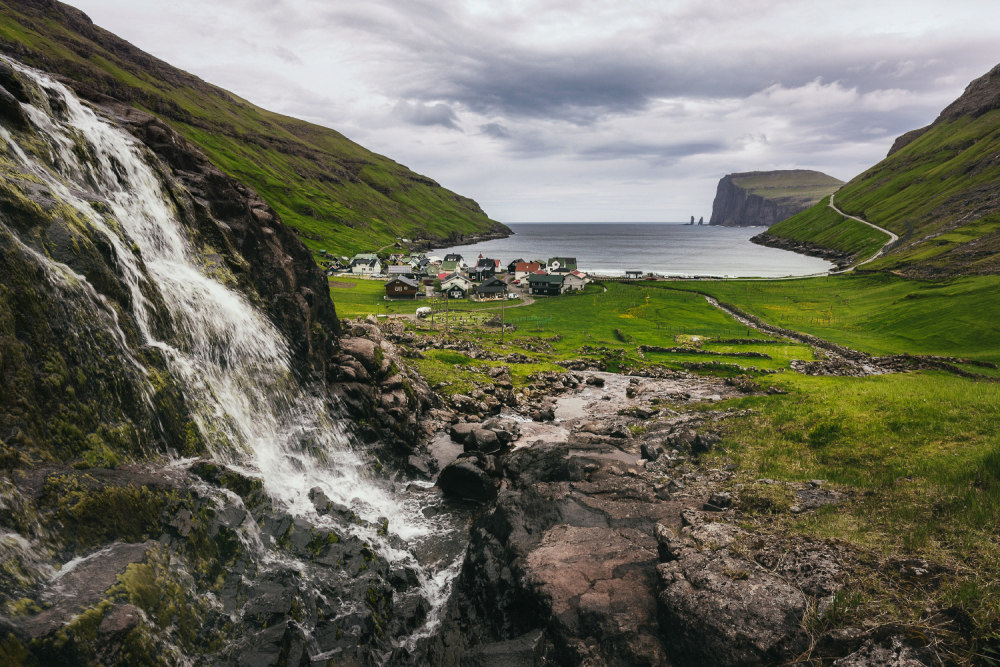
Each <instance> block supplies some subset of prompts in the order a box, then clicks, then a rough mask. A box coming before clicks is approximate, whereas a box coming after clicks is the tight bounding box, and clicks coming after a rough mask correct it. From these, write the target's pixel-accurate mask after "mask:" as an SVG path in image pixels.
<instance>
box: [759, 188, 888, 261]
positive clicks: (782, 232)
mask: <svg viewBox="0 0 1000 667" xmlns="http://www.w3.org/2000/svg"><path fill="white" fill-rule="evenodd" d="M829 202H830V198H829V197H826V198H824V199H823V201H821V202H820V203H819V204H817V205H816V206H813V207H812V208H810V209H806V210H805V211H803V212H802V213H798V214H796V215H793V216H792V217H790V218H788V219H787V220H782V221H781V222H779V223H778V224H776V225H773V226H772V227H770V228H768V230H767V233H768V234H769V235H770V236H777V237H780V238H785V239H791V240H793V241H807V242H809V243H812V244H815V245H818V246H822V247H824V248H830V249H832V250H837V251H840V252H843V253H847V254H848V255H851V256H852V257H854V258H856V259H858V260H862V259H865V258H867V257H871V256H872V255H874V254H875V253H876V252H878V250H879V249H880V248H881V247H882V246H883V245H884V244H885V242H886V241H888V240H889V237H888V236H887V235H886V234H885V233H883V232H880V231H878V230H877V229H874V228H872V227H869V226H868V225H866V224H864V223H861V222H858V221H857V220H852V219H851V218H845V217H844V216H842V215H840V214H839V213H837V212H836V211H834V210H833V209H832V208H830V207H829V205H828V204H829Z"/></svg>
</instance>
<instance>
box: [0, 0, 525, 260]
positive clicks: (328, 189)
mask: <svg viewBox="0 0 1000 667" xmlns="http://www.w3.org/2000/svg"><path fill="white" fill-rule="evenodd" d="M0 8H2V9H3V12H2V15H0V52H3V53H7V54H9V55H11V56H13V57H15V58H17V59H18V60H20V61H22V62H25V63H26V64H28V65H32V66H35V67H38V68H39V69H42V70H45V71H48V72H56V73H58V78H60V79H61V80H62V82H63V83H65V84H67V85H69V86H70V87H71V88H73V89H74V90H75V91H76V92H77V93H78V94H79V95H80V96H81V97H84V98H85V99H89V100H91V101H94V102H98V103H101V102H105V103H106V102H108V101H109V100H115V101H118V102H124V103H127V104H130V105H132V106H134V107H136V108H138V109H140V110H142V111H146V112H148V113H152V114H153V115H155V116H157V117H158V118H160V119H161V120H163V121H164V122H166V123H168V124H169V125H170V126H171V127H172V128H173V129H174V130H176V131H178V132H179V133H180V134H182V135H183V136H184V137H185V138H187V139H188V140H189V141H191V142H192V143H193V144H195V145H196V146H197V147H198V148H199V149H200V150H202V151H203V152H204V153H205V154H206V155H207V156H208V157H209V159H210V160H211V161H212V162H213V163H215V164H216V166H218V167H219V168H221V169H222V170H223V171H225V172H226V173H228V174H229V175H230V176H233V177H235V178H237V179H239V180H241V181H243V182H244V183H246V184H247V185H249V186H250V187H252V188H253V189H255V190H256V191H257V192H258V193H259V194H260V195H261V196H262V197H263V198H264V199H265V200H266V201H267V202H268V204H270V205H271V206H272V207H273V208H274V209H275V210H276V211H277V212H278V213H279V214H280V215H281V217H282V219H283V220H284V221H285V222H286V223H288V224H289V225H291V226H292V227H293V228H295V229H296V230H297V231H298V233H299V234H300V236H301V237H302V238H303V240H304V241H305V242H306V244H307V245H308V246H309V247H310V249H311V250H312V251H313V252H316V251H318V250H320V249H327V250H330V251H331V252H338V253H344V254H349V253H353V252H356V251H359V250H370V249H372V248H373V247H381V246H384V245H387V244H391V243H393V242H395V241H396V240H397V238H398V237H407V238H413V239H416V238H426V239H428V240H432V241H436V242H439V243H441V242H449V241H456V240H461V239H463V238H467V237H479V236H488V237H496V236H505V235H507V234H509V230H508V229H507V228H506V227H505V226H504V225H502V224H501V223H499V222H496V221H494V220H491V219H490V218H489V217H488V216H487V215H486V213H485V212H484V211H483V210H482V209H481V208H480V207H479V205H478V204H477V203H476V202H475V201H473V200H472V199H469V198H468V197H464V196H462V195H459V194H457V193H454V192H451V191H449V190H447V189H445V188H442V187H441V186H440V185H439V184H438V183H437V182H436V181H434V180H433V179H431V178H428V177H426V176H423V175H421V174H417V173H415V172H413V171H411V170H410V169H408V168H407V167H405V166H403V165H400V164H398V163H397V162H395V161H393V160H391V159H390V158H387V157H384V156H382V155H378V154H376V153H373V152H372V151H369V150H368V149H366V148H364V147H363V146H361V145H359V144H357V143H355V142H353V141H351V140H350V139H348V138H347V137H345V136H344V135H343V134H341V133H339V132H337V131H336V130H333V129H330V128H325V127H322V126H319V125H315V124H313V123H309V122H306V121H303V120H300V119H296V118H292V117H289V116H283V115H281V114H277V113H274V112H271V111H268V110H265V109H262V108H260V107H258V106H256V105H254V104H252V103H250V102H248V101H246V100H243V99H242V98H240V97H238V96H236V95H234V94H233V93H231V92H229V91H226V90H224V89H222V88H219V87H218V86H215V85H213V84H210V83H207V82H205V81H204V80H202V79H200V78H199V77H197V76H195V75H192V74H189V73H187V72H184V71H182V70H180V69H178V68H175V67H173V66H171V65H170V64H168V63H166V62H164V61H163V60H160V59H159V58H156V57H155V56H152V55H150V54H148V53H146V52H144V51H142V50H141V49H139V48H138V47H136V46H134V45H132V44H130V43H129V42H127V41H125V40H123V39H121V38H119V37H117V36H116V35H114V34H113V33H111V32H109V31H107V30H105V29H103V28H100V27H99V26H97V25H95V24H94V23H93V21H91V19H90V18H89V17H88V16H87V15H86V14H85V13H84V12H82V11H80V10H78V9H76V8H73V7H70V6H68V5H65V4H63V3H60V2H57V1H55V0H19V1H18V2H16V3H15V2H12V1H11V0H0Z"/></svg>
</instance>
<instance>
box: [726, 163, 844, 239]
mask: <svg viewBox="0 0 1000 667" xmlns="http://www.w3.org/2000/svg"><path fill="white" fill-rule="evenodd" d="M841 185H843V182H842V181H840V180H838V179H836V178H833V177H832V176H828V175H826V174H824V173H822V172H818V171H810V170H805V169H791V170H779V171H751V172H744V173H738V174H728V175H726V176H724V177H723V178H722V180H720V181H719V186H718V188H717V190H716V194H715V201H714V202H713V204H712V217H711V219H710V220H709V223H708V224H710V225H722V226H725V227H751V226H752V227H759V226H764V227H770V226H771V225H773V224H775V223H778V222H781V221H782V220H785V219H786V218H790V217H792V216H793V215H795V214H796V213H800V212H802V211H804V210H806V209H807V208H809V207H810V206H812V205H813V204H815V203H816V202H818V201H819V200H820V199H822V198H823V197H824V196H826V195H829V194H830V193H832V192H834V191H835V190H836V189H837V188H838V187H840V186H841Z"/></svg>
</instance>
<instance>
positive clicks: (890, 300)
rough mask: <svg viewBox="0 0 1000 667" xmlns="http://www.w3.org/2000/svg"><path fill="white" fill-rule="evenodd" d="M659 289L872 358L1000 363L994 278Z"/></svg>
mask: <svg viewBox="0 0 1000 667" xmlns="http://www.w3.org/2000/svg"><path fill="white" fill-rule="evenodd" d="M658 285H666V286H667V287H668V288H669V289H684V290H697V291H700V292H704V293H707V294H711V295H713V296H715V297H717V298H719V299H720V300H722V301H724V302H727V303H733V304H735V305H738V306H739V307H740V308H741V309H743V310H745V311H747V312H750V313H752V314H754V315H757V316H759V317H761V318H763V319H764V320H765V321H767V322H769V323H771V324H775V325H778V326H781V327H786V328H789V329H795V330H796V331H803V332H806V333H811V334H814V335H817V336H820V337H821V338H826V339H827V340H832V341H833V342H836V343H840V344H842V345H847V346H848V347H853V348H855V349H859V350H862V351H865V352H869V353H872V354H902V353H910V354H933V355H953V356H961V357H969V358H972V359H981V360H986V361H993V362H997V361H1000V277H996V276H973V277H966V278H955V279H951V280H946V281H942V280H937V281H929V280H908V279H905V278H900V277H898V276H894V275H891V274H870V275H842V276H829V277H826V278H809V279H804V280H794V281H745V282H739V281H732V282H698V283H690V282H689V283H682V282H677V283H669V284H666V283H658Z"/></svg>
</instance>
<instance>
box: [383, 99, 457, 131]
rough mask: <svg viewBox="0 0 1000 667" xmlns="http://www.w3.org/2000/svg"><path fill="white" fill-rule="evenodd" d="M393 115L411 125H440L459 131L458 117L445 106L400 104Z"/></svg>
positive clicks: (417, 103) (421, 103)
mask: <svg viewBox="0 0 1000 667" xmlns="http://www.w3.org/2000/svg"><path fill="white" fill-rule="evenodd" d="M393 114H394V115H395V116H396V117H397V118H400V119H402V120H403V121H405V122H407V123H410V124H412V125H440V126H441V127H446V128H448V129H450V130H460V129H461V128H459V126H458V116H456V115H455V112H454V110H452V108H451V107H449V106H448V105H447V104H442V103H440V102H438V103H437V104H424V103H423V102H400V103H398V104H397V105H396V107H395V109H393Z"/></svg>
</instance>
